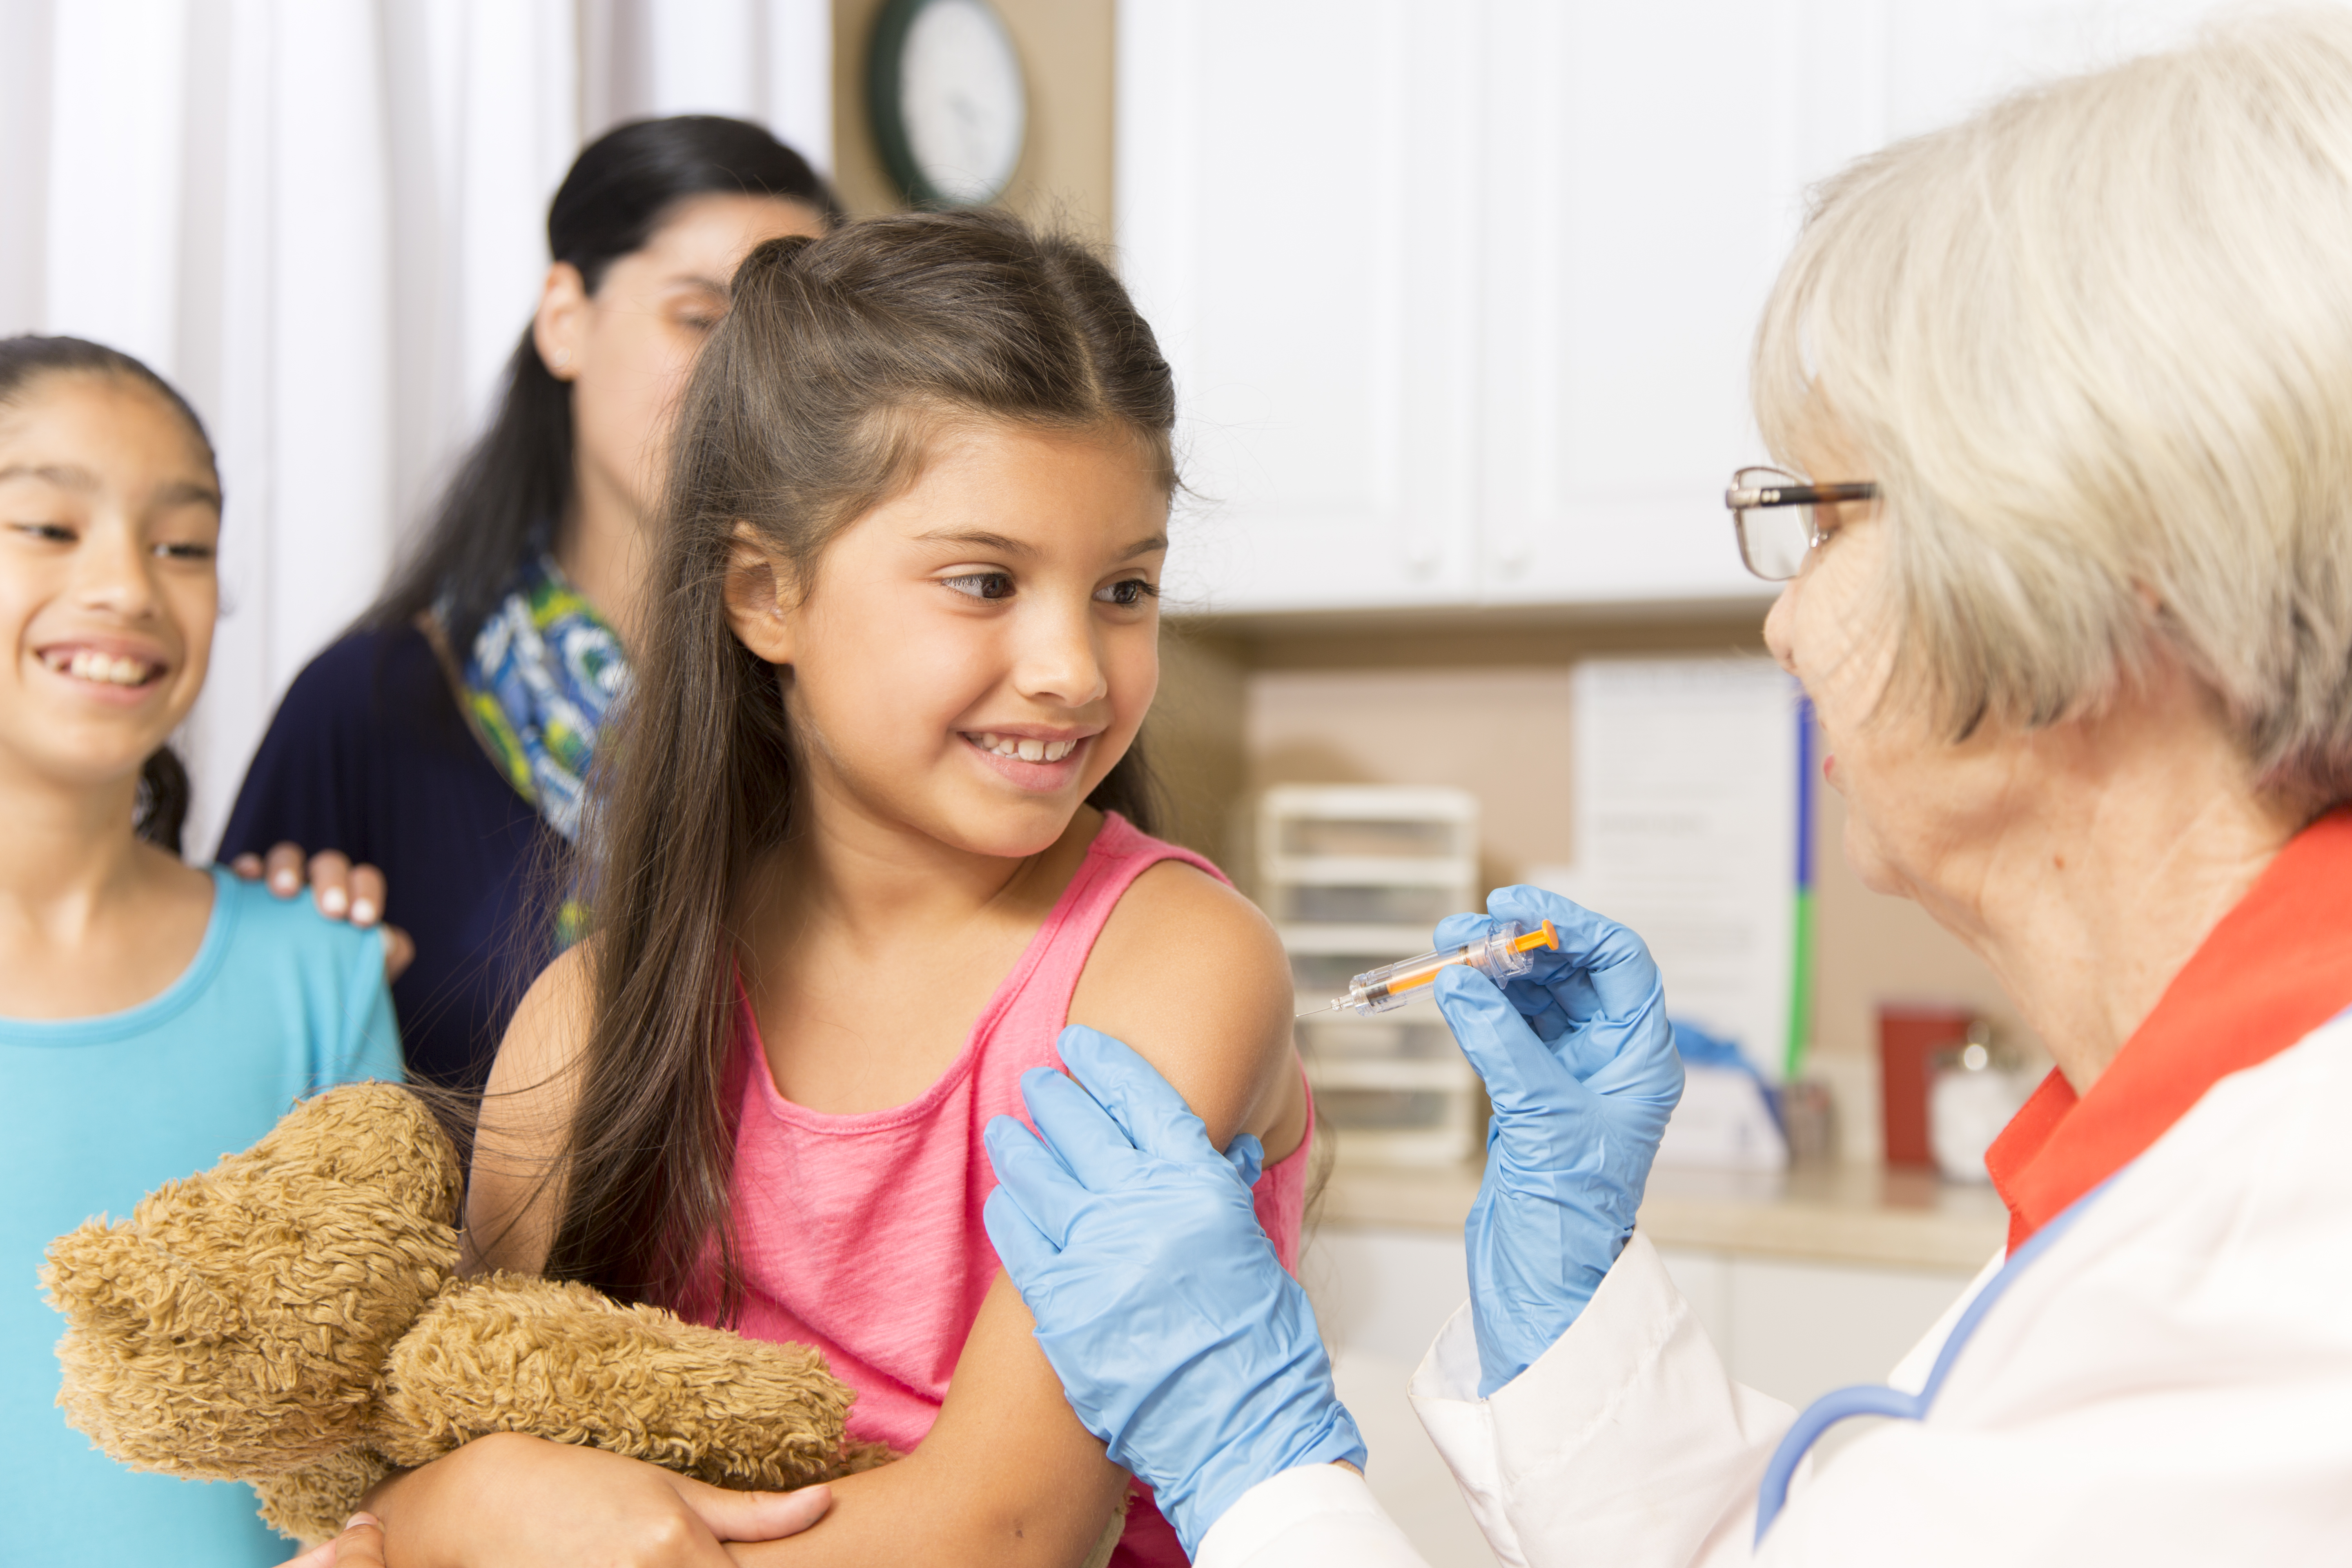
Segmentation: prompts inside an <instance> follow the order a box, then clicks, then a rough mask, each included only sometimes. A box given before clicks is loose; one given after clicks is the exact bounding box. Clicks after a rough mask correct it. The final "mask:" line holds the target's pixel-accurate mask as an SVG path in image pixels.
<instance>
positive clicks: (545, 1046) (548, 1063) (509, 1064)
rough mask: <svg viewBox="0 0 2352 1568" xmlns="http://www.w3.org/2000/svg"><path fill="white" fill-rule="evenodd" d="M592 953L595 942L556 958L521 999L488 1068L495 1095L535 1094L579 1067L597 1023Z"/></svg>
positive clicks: (586, 943) (563, 953)
mask: <svg viewBox="0 0 2352 1568" xmlns="http://www.w3.org/2000/svg"><path fill="white" fill-rule="evenodd" d="M593 947H594V941H593V938H592V939H591V940H590V941H589V942H583V943H582V944H581V945H580V946H578V947H574V948H572V949H570V950H568V951H566V952H562V953H560V954H558V955H557V957H556V960H555V962H554V963H551V964H549V965H548V966H547V967H546V968H545V969H544V970H542V971H541V972H540V976H539V978H538V979H537V980H534V981H532V982H531V985H530V990H529V991H526V992H524V993H523V998H522V1001H521V1002H520V1004H518V1005H516V1007H515V1011H514V1017H513V1018H512V1019H511V1020H510V1021H509V1023H508V1025H507V1032H506V1036H505V1037H504V1038H503V1039H501V1040H499V1055H498V1059H497V1061H496V1062H495V1063H494V1064H493V1065H492V1066H491V1068H490V1084H489V1092H490V1093H491V1094H492V1095H494V1096H499V1095H517V1094H529V1093H532V1092H534V1091H536V1090H538V1089H540V1088H541V1086H546V1085H551V1084H552V1083H554V1082H556V1081H558V1080H560V1079H564V1078H566V1077H567V1076H568V1075H569V1073H570V1070H571V1069H572V1068H573V1067H574V1066H575V1065H576V1064H577V1062H578V1060H579V1058H580V1053H581V1051H582V1050H583V1048H585V1047H586V1046H587V1044H588V1029H589V1026H590V1024H591V1023H592V1022H593V1020H594V1018H595V1006H596V992H595V969H594V967H593V964H594V956H593V951H592V950H593Z"/></svg>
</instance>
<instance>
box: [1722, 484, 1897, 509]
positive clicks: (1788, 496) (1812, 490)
mask: <svg viewBox="0 0 2352 1568" xmlns="http://www.w3.org/2000/svg"><path fill="white" fill-rule="evenodd" d="M1877 499H1878V487H1877V486H1876V485H1874V484H1853V485H1761V486H1757V487H1754V488H1745V487H1742V486H1739V485H1734V486H1732V487H1731V488H1730V489H1727V490H1726V491H1724V492H1723V504H1724V505H1725V506H1727V507H1729V508H1730V509H1731V510H1734V511H1748V510H1753V509H1755V508H1757V507H1765V506H1820V505H1824V504H1826V505H1832V506H1834V505H1839V504H1842V503H1843V502H1846V501H1856V500H1877Z"/></svg>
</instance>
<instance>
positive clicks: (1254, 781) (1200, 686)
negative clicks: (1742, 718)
mask: <svg viewBox="0 0 2352 1568" xmlns="http://www.w3.org/2000/svg"><path fill="white" fill-rule="evenodd" d="M1180 635H1181V636H1182V637H1185V639H1186V642H1187V645H1188V647H1187V651H1186V653H1185V654H1183V655H1182V656H1181V657H1180V658H1177V659H1175V660H1172V661H1171V668H1170V669H1169V670H1168V672H1167V673H1166V675H1164V676H1163V689H1164V690H1166V691H1168V692H1169V694H1170V697H1171V699H1172V700H1175V701H1176V702H1177V703H1179V704H1180V705H1181V706H1182V707H1183V708H1184V710H1185V711H1186V719H1185V729H1186V733H1187V735H1188V736H1190V737H1192V738H1193V742H1192V743H1193V744H1195V745H1197V744H1198V743H1199V741H1198V738H1199V737H1202V736H1207V735H1213V734H1218V733H1220V732H1222V733H1223V736H1224V737H1225V738H1224V740H1223V755H1224V756H1225V757H1227V758H1230V757H1231V755H1232V753H1233V752H1234V750H1235V749H1236V743H1237V745H1238V750H1239V752H1240V762H1239V766H1238V769H1235V768H1234V767H1233V766H1232V764H1231V763H1230V762H1229V761H1228V762H1226V763H1221V764H1220V765H1219V767H1217V768H1212V769H1208V770H1198V771H1192V772H1187V771H1186V767H1185V760H1184V759H1183V758H1181V757H1180V758H1179V759H1178V760H1177V762H1178V765H1177V768H1176V770H1175V771H1176V773H1178V775H1179V776H1180V777H1181V778H1182V779H1183V780H1184V781H1185V782H1186V784H1188V785H1189V786H1190V787H1191V788H1192V789H1193V790H1194V791H1195V792H1196V799H1195V801H1194V803H1193V805H1192V810H1191V813H1190V816H1189V817H1188V826H1190V827H1191V828H1192V831H1193V834H1194V836H1193V837H1190V838H1188V842H1192V843H1193V844H1195V846H1196V847H1202V848H1204V849H1208V848H1210V846H1209V845H1208V844H1206V843H1203V842H1202V839H1201V838H1200V837H1198V833H1199V831H1200V829H1201V828H1202V827H1204V826H1210V825H1211V824H1212V823H1213V822H1215V821H1218V820H1219V819H1220V817H1221V816H1222V824H1223V826H1224V828H1225V833H1224V836H1223V837H1222V838H1221V839H1220V840H1219V841H1218V842H1217V843H1216V846H1215V847H1214V848H1213V849H1212V850H1211V852H1212V853H1216V854H1218V856H1219V858H1220V859H1221V860H1225V861H1227V862H1228V864H1229V865H1230V867H1231V868H1232V869H1234V870H1236V871H1238V872H1245V871H1246V869H1247V868H1246V867H1245V866H1242V865H1238V864H1233V863H1232V862H1233V859H1234V849H1235V848H1236V847H1237V843H1236V840H1235V838H1234V835H1233V828H1234V825H1235V818H1236V817H1237V816H1239V814H1240V808H1242V807H1244V806H1245V805H1246V804H1247V802H1248V800H1249V798H1250V797H1251V795H1253V794H1254V793H1255V791H1257V790H1259V789H1263V788H1264V787H1265V786H1266V785H1268V784H1311V783H1333V784H1338V783H1377V784H1456V785H1460V786H1461V787H1464V788H1466V789H1469V790H1471V791H1473V792H1474V793H1475V794H1476V795H1478V796H1479V798H1480V801H1481V803H1482V805H1483V806H1484V808H1485V825H1484V837H1485V844H1484V847H1483V852H1482V859H1483V862H1484V870H1485V872H1486V876H1487V877H1488V878H1489V879H1490V880H1491V881H1493V882H1497V883H1499V882H1502V881H1507V880H1510V879H1514V878H1516V877H1517V875H1518V874H1519V873H1520V872H1521V871H1522V870H1523V869H1525V868H1528V867H1529V866H1540V865H1558V864H1560V863H1562V862H1564V861H1570V860H1572V859H1573V858H1574V854H1575V846H1574V844H1573V843H1571V842H1570V833H1569V825H1568V819H1569V811H1568V802H1567V799H1566V793H1565V792H1566V790H1567V788H1568V784H1569V779H1570V761H1571V755H1570V726H1569V703H1570V668H1571V667H1572V665H1573V664H1574V662H1575V661H1576V660H1577V659H1579V658H1585V657H1588V656H1591V655H1594V654H1609V653H1634V652H1689V653H1707V652H1735V651H1738V652H1753V651H1757V650H1759V649H1760V648H1761V647H1762V642H1761V637H1760V636H1759V626H1758V623H1757V621H1756V619H1755V617H1753V616H1734V617H1715V618H1708V619H1689V618H1685V619H1654V620H1649V621H1641V622H1622V623H1615V624H1607V623H1603V624H1591V625H1581V626H1548V627H1547V626H1521V627H1516V628H1515V627H1508V626H1504V627H1494V626H1486V627H1479V626H1455V627H1452V628H1438V629H1415V628H1413V627H1412V626H1410V625H1409V624H1408V625H1402V626H1394V627H1391V628H1390V629H1387V630H1381V629H1377V628H1374V627H1370V626H1367V627H1365V628H1364V629H1362V630H1360V631H1358V632H1354V633H1344V634H1335V633H1329V632H1300V631H1294V632H1290V633H1286V634H1278V635H1258V636H1255V637H1252V636H1235V635H1233V634H1232V633H1230V632H1227V633H1223V634H1210V633H1204V632H1202V631H1201V630H1198V629H1192V630H1181V631H1180ZM1203 645H1205V646H1206V647H1209V648H1210V649H1211V651H1212V654H1213V659H1214V668H1215V669H1216V670H1217V672H1218V675H1217V679H1216V680H1215V681H1213V682H1211V683H1202V682H1200V681H1199V679H1198V678H1197V675H1196V671H1197V669H1198V668H1199V667H1200V663H1201V660H1200V656H1199V654H1198V653H1197V651H1195V650H1197V649H1198V648H1200V647H1202V646H1203ZM1219 703H1224V704H1238V708H1237V710H1223V717H1222V719H1219V718H1218V717H1217V715H1218V714H1219V712H1220V711H1221V710H1220V709H1219V707H1218V705H1219ZM1158 721H1159V716H1158V714H1157V713H1155V715H1154V722H1155V723H1157V722H1158ZM1221 726H1222V731H1221ZM1236 773H1237V775H1238V782H1239V784H1240V788H1239V790H1238V791H1237V792H1234V793H1231V794H1229V795H1226V796H1225V797H1224V809H1223V813H1222V814H1220V813H1219V812H1218V811H1217V810H1216V809H1214V807H1213V805H1212V804H1211V803H1210V801H1209V799H1208V798H1207V797H1209V796H1210V795H1213V792H1214V791H1215V790H1216V789H1217V788H1218V787H1220V785H1221V784H1223V786H1224V787H1227V788H1230V781H1231V780H1233V779H1234V776H1235V775H1236ZM1817 798H1818V800H1819V803H1820V804H1819V806H1818V808H1817V816H1816V818H1815V831H1816V833H1817V835H1818V836H1819V837H1818V839H1817V842H1818V843H1819V845H1820V853H1819V855H1818V857H1817V859H1816V879H1817V884H1818V886H1817V891H1816V895H1815V897H1816V905H1815V908H1816V919H1817V922H1818V923H1817V926H1816V934H1817V939H1818V944H1817V950H1818V952H1819V963H1818V967H1817V969H1816V971H1815V978H1816V992H1815V998H1816V1000H1815V1011H1814V1023H1813V1050H1814V1053H1815V1055H1816V1057H1817V1058H1823V1059H1825V1060H1826V1062H1827V1063H1828V1068H1829V1076H1831V1078H1832V1080H1833V1082H1834V1083H1835V1084H1836V1086H1837V1089H1838V1092H1839V1096H1840V1099H1841V1101H1842V1102H1843V1103H1844V1106H1845V1110H1844V1114H1845V1115H1846V1117H1847V1118H1848V1120H1849V1121H1852V1122H1853V1123H1854V1131H1857V1132H1858V1133H1859V1135H1860V1136H1859V1139H1858V1140H1856V1141H1849V1143H1848V1147H1849V1150H1850V1151H1853V1152H1859V1151H1861V1150H1863V1149H1866V1148H1867V1147H1868V1146H1869V1145H1870V1143H1871V1142H1873V1141H1874V1138H1875V1124H1876V1114H1875V1108H1874V1106H1873V1105H1871V1104H1870V1103H1869V1100H1870V1097H1871V1096H1872V1095H1874V1093H1875V1080H1874V1077H1873V1074H1872V1069H1871V1067H1870V1064H1871V1063H1873V1062H1874V1060H1875V1057H1876V1052H1877V1043H1876V1042H1877V1035H1876V1024H1875V1010H1876V1008H1877V1005H1878V1004H1879V1003H1880V1002H1882V1001H1932V1002H1946V1003H1959V1004H1965V1005H1969V1006H1971V1007H1975V1008H1977V1009H1979V1010H1980V1011H1982V1012H1984V1013H1985V1014H1986V1015H1987V1016H1990V1017H1991V1018H1993V1019H1994V1021H1995V1022H1996V1023H1997V1024H1998V1025H2000V1026H2001V1027H2002V1028H2003V1030H2004V1031H2005V1033H2006V1034H2007V1035H2008V1036H2009V1037H2010V1038H2011V1039H2012V1040H2014V1041H2015V1042H2016V1043H2017V1044H2018V1045H2019V1046H2020V1047H2021V1049H2022V1050H2023V1051H2024V1052H2025V1053H2027V1054H2028V1055H2029V1056H2030V1055H2034V1054H2038V1052H2039V1049H2040V1047H2039V1046H2038V1044H2037V1043H2036V1042H2034V1041H2032V1039H2031V1037H2028V1036H2026V1035H2025V1033H2024V1031H2023V1030H2022V1028H2021V1026H2020V1025H2019V1024H2018V1021H2017V1019H2016V1017H2015V1015H2014V1013H2013V1010H2012V1009H2011V1007H2010V1006H2009V1005H2008V1003H2007V1001H2006V1000H2005V999H2004V998H2003V997H2002V995H2001V994H2000V986H1999V984H1997V983H1996V982H1995V981H1994V979H1993V976H1992V974H1991V973H1990V971H1989V970H1987V969H1986V967H1985V966H1984V964H1983V963H1981V962H1980V961H1979V960H1978V959H1977V958H1976V957H1975V956H1974V955H1973V954H1972V953H1970V952H1969V951H1968V950H1967V949H1966V948H1964V947H1962V946H1961V945H1960V943H1959V942H1958V940H1957V939H1955V938H1954V937H1952V936H1951V935H1949V934H1948V932H1946V931H1943V930H1942V928H1940V927H1938V926H1937V924H1936V923H1935V922H1934V921H1931V920H1929V919H1928V918H1927V915H1926V914H1925V913H1924V912H1922V911H1921V910H1919V909H1918V907H1917V906H1916V905H1914V904H1911V903H1908V902H1906V901H1904V900H1898V899H1891V898H1885V897H1882V896H1880V895H1878V894H1875V893H1873V892H1871V891H1870V890H1869V889H1866V888H1864V886H1863V885H1862V883H1861V882H1860V880H1859V879H1857V878H1856V877H1855V876H1854V874H1853V870H1852V869H1851V868H1848V867H1847V865H1846V863H1845V858H1844V856H1843V853H1842V852H1841V849H1840V845H1841V842H1842V839H1843V831H1844V822H1845V814H1844V807H1843V802H1842V801H1841V800H1840V799H1839V797H1838V795H1837V794H1836V792H1835V791H1833V790H1830V789H1822V790H1821V791H1819V792H1817Z"/></svg>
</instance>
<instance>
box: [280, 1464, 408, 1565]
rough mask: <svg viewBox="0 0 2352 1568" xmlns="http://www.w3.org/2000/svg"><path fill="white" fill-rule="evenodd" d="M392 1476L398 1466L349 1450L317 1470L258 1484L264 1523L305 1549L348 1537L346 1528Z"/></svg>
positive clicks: (310, 1468) (292, 1472)
mask: <svg viewBox="0 0 2352 1568" xmlns="http://www.w3.org/2000/svg"><path fill="white" fill-rule="evenodd" d="M391 1473H392V1467H391V1466H389V1465H387V1464H385V1463H384V1462H383V1460H382V1459H381V1458H377V1457H376V1456H375V1455H373V1454H371V1453H369V1452H368V1451H367V1450H365V1449H363V1448H346V1449H344V1450H343V1451H342V1452H341V1453H339V1454H332V1455H330V1456H328V1457H327V1458H323V1459H321V1460H320V1461H319V1462H318V1463H317V1464H315V1465H309V1466H305V1467H304V1468H301V1469H299V1470H289V1471H287V1472H286V1473H285V1474H284V1475H278V1476H271V1477H268V1479H263V1480H258V1481H256V1482H254V1483H253V1492H254V1496H256V1497H257V1498H259V1499H260V1500H261V1522H262V1523H264V1524H266V1525H268V1526H269V1528H270V1529H272V1530H274V1531H277V1532H278V1534H280V1535H286V1536H291V1537H292V1538H293V1539H295V1540H296V1541H299V1542H301V1543H302V1544H303V1545H304V1546H306V1547H309V1546H316V1545H318V1544H319V1542H322V1541H326V1540H329V1539H331V1537H333V1536H336V1535H340V1534H341V1533H342V1529H343V1523H344V1521H347V1520H349V1519H350V1518H351V1517H352V1514H354V1513H356V1512H358V1511H359V1506H360V1500H362V1498H364V1497H366V1496H367V1494H368V1492H369V1490H370V1489H372V1488H373V1487H374V1486H375V1484H376V1483H377V1482H378V1481H381V1480H383V1479H384V1477H386V1476H388V1475H390V1474H391Z"/></svg>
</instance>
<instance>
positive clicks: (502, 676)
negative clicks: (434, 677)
mask: <svg viewBox="0 0 2352 1568" xmlns="http://www.w3.org/2000/svg"><path fill="white" fill-rule="evenodd" d="M461 684H462V685H463V686H464V688H465V697H466V710H467V717H468V718H470V719H471V720H472V721H473V723H474V728H475V731H476V732H477V733H478V734H479V735H480V736H481V738H482V743H483V745H485V746H486V747H488V749H489V752H490V759H491V761H493V762H495V763H497V764H498V766H499V772H501V773H505V774H506V776H507V782H508V783H509V784H513V785H514V786H515V788H516V789H517V790H518V791H520V793H521V795H522V797H523V799H525V800H527V801H530V803H531V804H532V805H535V806H537V807H538V808H539V814H540V816H542V817H544V818H546V820H547V825H548V826H551V827H552V828H554V829H555V831H556V832H558V833H560V834H562V835H563V837H565V838H566V839H568V840H570V841H572V842H573V843H577V842H579V838H580V803H581V795H582V792H583V789H584V788H585V787H586V782H587V777H588V768H589V763H590V761H591V759H593V757H594V755H595V752H596V735H597V731H599V730H600V729H602V728H603V726H604V716H605V714H606V713H607V712H608V711H609V710H611V708H612V706H613V704H614V702H616V701H618V700H620V697H621V694H622V693H623V692H625V691H626V690H627V689H628V686H629V661H628V657H627V656H626V655H625V654H624V653H623V652H622V651H621V639H620V638H619V637H615V636H614V634H613V628H612V626H611V625H610V624H608V623H607V622H606V621H605V619H604V616H600V615H598V614H597V613H596V606H595V605H592V604H590V603H589V602H588V600H587V599H586V597H585V596H583V595H582V594H581V592H580V590H579V589H577V588H575V587H573V586H572V584H570V583H569V582H568V581H566V580H565V578H564V575H563V572H562V568H560V567H558V566H557V565H556V564H555V560H554V558H553V557H552V556H551V555H548V554H546V553H545V552H541V553H540V554H539V555H537V556H536V557H534V558H533V559H531V560H529V561H526V562H524V563H523V564H522V569H521V570H520V572H518V573H517V574H516V575H515V584H514V587H513V588H512V589H511V590H510V591H509V593H508V594H507V596H506V597H505V598H504V599H502V600H500V601H499V607H498V608H497V609H495V610H493V611H492V612H490V618H489V619H488V620H487V621H484V622H483V623H482V629H481V631H480V632H479V633H478V635H477V636H476V637H475V638H474V647H473V651H472V652H471V653H470V654H469V655H467V659H466V668H465V669H464V671H463V674H462V677H461Z"/></svg>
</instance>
